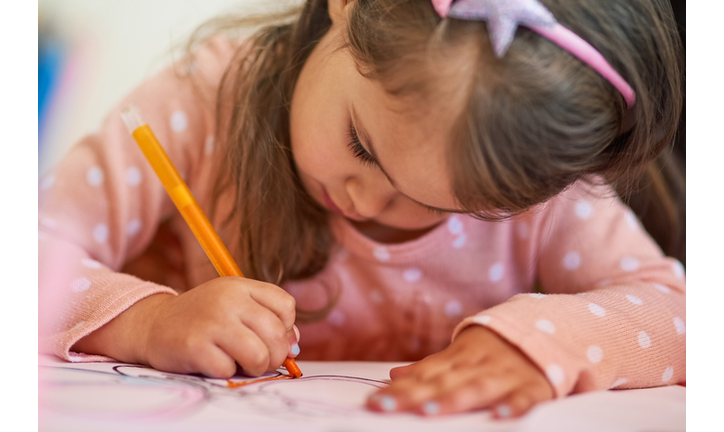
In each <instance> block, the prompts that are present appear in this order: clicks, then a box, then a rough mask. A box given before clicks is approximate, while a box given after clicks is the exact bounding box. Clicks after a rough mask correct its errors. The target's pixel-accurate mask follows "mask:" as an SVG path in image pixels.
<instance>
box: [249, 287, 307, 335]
mask: <svg viewBox="0 0 724 432" xmlns="http://www.w3.org/2000/svg"><path fill="white" fill-rule="evenodd" d="M255 282H256V283H255V284H254V285H252V286H251V289H250V290H249V294H250V295H251V298H252V299H254V301H256V302H257V303H259V304H260V305H262V306H264V307H265V308H267V309H269V310H270V311H272V312H274V314H275V315H276V316H278V317H279V319H280V320H281V322H282V324H283V325H284V329H285V333H286V331H289V330H292V328H293V326H294V320H295V319H296V301H295V300H294V297H292V296H291V295H290V294H289V293H288V292H286V291H284V290H283V289H281V288H279V287H278V286H276V285H272V284H268V283H263V282H258V281H255Z"/></svg>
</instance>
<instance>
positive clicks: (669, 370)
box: [661, 366, 674, 382]
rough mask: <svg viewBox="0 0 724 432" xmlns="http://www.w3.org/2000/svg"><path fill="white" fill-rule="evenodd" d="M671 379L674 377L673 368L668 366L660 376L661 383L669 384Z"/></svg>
mask: <svg viewBox="0 0 724 432" xmlns="http://www.w3.org/2000/svg"><path fill="white" fill-rule="evenodd" d="M673 377H674V368H673V367H671V366H669V367H667V368H666V369H665V370H664V374H663V375H661V381H663V382H669V380H670V379H671V378H673Z"/></svg>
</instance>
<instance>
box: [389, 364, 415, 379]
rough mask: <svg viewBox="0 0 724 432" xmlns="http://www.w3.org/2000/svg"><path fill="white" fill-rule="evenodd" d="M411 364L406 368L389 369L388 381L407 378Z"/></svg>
mask: <svg viewBox="0 0 724 432" xmlns="http://www.w3.org/2000/svg"><path fill="white" fill-rule="evenodd" d="M411 366H413V365H412V364H409V365H406V366H398V367H394V368H392V369H390V379H392V380H396V379H400V378H403V377H405V376H407V375H408V374H409V373H410V370H411Z"/></svg>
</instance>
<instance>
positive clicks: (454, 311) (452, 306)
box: [445, 300, 463, 318]
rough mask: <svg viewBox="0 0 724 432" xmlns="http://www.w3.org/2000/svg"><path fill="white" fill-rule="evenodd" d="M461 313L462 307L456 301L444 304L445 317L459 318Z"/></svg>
mask: <svg viewBox="0 0 724 432" xmlns="http://www.w3.org/2000/svg"><path fill="white" fill-rule="evenodd" d="M462 313H463V306H462V305H461V304H460V302H459V301H457V300H450V301H449V302H447V304H445V315H447V316H449V317H450V318H455V317H459V316H460V315H461V314H462Z"/></svg>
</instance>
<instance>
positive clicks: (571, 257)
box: [563, 252, 581, 270]
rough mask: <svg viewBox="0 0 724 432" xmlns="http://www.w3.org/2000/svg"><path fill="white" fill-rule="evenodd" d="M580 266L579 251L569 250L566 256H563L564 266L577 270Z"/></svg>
mask: <svg viewBox="0 0 724 432" xmlns="http://www.w3.org/2000/svg"><path fill="white" fill-rule="evenodd" d="M580 266H581V256H580V255H579V254H578V252H568V253H567V254H566V256H564V257H563V267H565V268H567V269H568V270H575V269H577V268H578V267H580Z"/></svg>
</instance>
